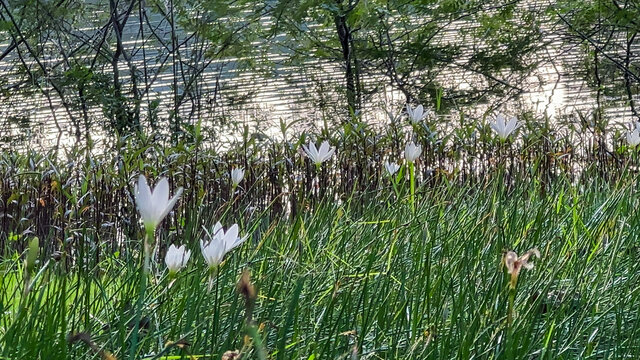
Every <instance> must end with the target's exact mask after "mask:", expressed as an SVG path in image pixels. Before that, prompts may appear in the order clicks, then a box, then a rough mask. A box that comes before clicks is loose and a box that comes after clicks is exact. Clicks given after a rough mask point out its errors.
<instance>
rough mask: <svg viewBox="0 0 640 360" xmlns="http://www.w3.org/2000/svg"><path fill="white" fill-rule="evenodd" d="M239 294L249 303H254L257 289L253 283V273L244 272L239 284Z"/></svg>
mask: <svg viewBox="0 0 640 360" xmlns="http://www.w3.org/2000/svg"><path fill="white" fill-rule="evenodd" d="M238 292H239V293H240V294H241V295H242V296H244V298H245V299H246V300H247V301H251V302H253V301H254V300H255V298H256V288H255V287H254V286H253V283H251V273H250V272H249V270H247V269H245V270H244V271H243V272H242V276H241V277H240V281H239V282H238Z"/></svg>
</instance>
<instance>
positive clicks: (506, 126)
mask: <svg viewBox="0 0 640 360" xmlns="http://www.w3.org/2000/svg"><path fill="white" fill-rule="evenodd" d="M489 126H491V128H492V129H493V130H494V131H495V132H496V133H497V134H498V137H499V138H500V139H502V140H505V139H506V138H508V137H509V135H511V133H512V132H514V131H515V130H516V129H517V128H519V127H520V124H518V119H516V117H515V116H514V117H512V118H511V119H509V121H506V119H505V118H504V115H502V114H498V116H496V120H495V121H494V122H492V123H491V124H489Z"/></svg>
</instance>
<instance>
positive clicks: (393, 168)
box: [384, 161, 400, 176]
mask: <svg viewBox="0 0 640 360" xmlns="http://www.w3.org/2000/svg"><path fill="white" fill-rule="evenodd" d="M384 168H385V169H386V170H387V174H389V176H391V175H393V174H395V173H397V172H398V170H400V165H398V164H396V163H394V162H391V163H390V162H388V161H385V162H384Z"/></svg>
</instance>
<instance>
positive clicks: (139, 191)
mask: <svg viewBox="0 0 640 360" xmlns="http://www.w3.org/2000/svg"><path fill="white" fill-rule="evenodd" d="M180 194H182V188H179V189H178V191H176V193H175V195H174V196H173V197H172V198H171V199H169V181H167V178H162V179H160V181H158V184H157V185H156V187H155V188H154V189H153V191H151V188H150V187H149V185H148V184H147V178H145V177H144V175H140V177H139V178H138V184H137V185H136V189H135V196H136V206H137V207H138V211H139V212H140V216H141V217H142V221H143V222H144V227H145V230H146V231H147V233H148V234H150V233H153V231H154V230H155V229H156V228H157V227H158V225H159V224H160V222H161V221H162V219H164V218H165V216H167V214H168V213H169V211H171V209H172V208H173V206H174V205H175V204H176V201H178V198H179V197H180Z"/></svg>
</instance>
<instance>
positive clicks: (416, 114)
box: [407, 104, 427, 124]
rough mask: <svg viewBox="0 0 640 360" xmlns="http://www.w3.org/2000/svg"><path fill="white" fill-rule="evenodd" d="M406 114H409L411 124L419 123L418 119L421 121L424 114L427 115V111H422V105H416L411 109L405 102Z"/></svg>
mask: <svg viewBox="0 0 640 360" xmlns="http://www.w3.org/2000/svg"><path fill="white" fill-rule="evenodd" d="M407 114H408V115H409V120H410V121H411V123H412V124H417V123H419V122H420V121H422V119H424V118H425V116H427V113H426V112H425V111H424V107H423V106H422V105H418V106H416V108H415V109H412V108H411V105H410V104H407Z"/></svg>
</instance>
